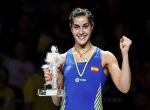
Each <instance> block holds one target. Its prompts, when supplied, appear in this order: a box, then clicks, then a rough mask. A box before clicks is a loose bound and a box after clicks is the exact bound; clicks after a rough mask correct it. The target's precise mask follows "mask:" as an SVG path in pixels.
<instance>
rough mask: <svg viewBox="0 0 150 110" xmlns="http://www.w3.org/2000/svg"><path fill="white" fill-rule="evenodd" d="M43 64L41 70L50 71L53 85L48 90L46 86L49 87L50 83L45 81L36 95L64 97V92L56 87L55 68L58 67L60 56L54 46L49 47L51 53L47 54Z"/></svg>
mask: <svg viewBox="0 0 150 110" xmlns="http://www.w3.org/2000/svg"><path fill="white" fill-rule="evenodd" d="M45 62H46V64H44V65H42V69H45V68H46V69H50V71H51V73H52V76H53V85H52V88H48V86H50V81H46V82H45V84H44V88H43V89H38V95H39V96H59V97H62V96H63V95H64V91H63V90H62V89H58V87H57V80H58V76H57V68H58V67H59V66H60V55H59V53H58V49H57V47H56V46H52V47H51V52H48V53H47V55H46V59H45Z"/></svg>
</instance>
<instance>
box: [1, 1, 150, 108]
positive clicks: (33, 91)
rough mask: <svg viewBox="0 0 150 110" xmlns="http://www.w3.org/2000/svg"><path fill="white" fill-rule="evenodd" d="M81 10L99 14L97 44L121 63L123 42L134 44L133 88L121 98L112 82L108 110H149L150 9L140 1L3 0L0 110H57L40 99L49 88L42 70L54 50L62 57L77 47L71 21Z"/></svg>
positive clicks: (107, 94) (46, 99) (48, 100)
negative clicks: (126, 39)
mask: <svg viewBox="0 0 150 110" xmlns="http://www.w3.org/2000/svg"><path fill="white" fill-rule="evenodd" d="M76 7H81V8H87V9H89V10H90V11H91V12H92V13H93V15H94V20H95V21H94V22H95V27H94V32H93V35H92V42H93V44H94V45H96V46H98V47H101V48H102V49H104V50H109V51H111V52H112V53H114V54H115V56H117V58H118V59H119V61H120V62H121V60H122V59H121V56H120V55H121V53H120V50H119V39H120V37H121V36H122V35H125V36H127V37H129V38H131V39H132V41H133V44H132V46H131V50H130V52H129V54H130V65H131V71H132V86H131V89H130V91H129V93H128V94H121V93H120V92H119V91H118V90H117V89H116V88H115V86H114V85H113V83H112V81H111V80H110V78H108V81H107V85H106V87H105V88H104V94H103V104H104V110H110V109H116V110H120V109H121V110H149V109H150V98H149V97H150V80H149V78H150V59H149V51H148V50H149V49H148V48H149V41H150V16H149V12H150V9H149V4H148V3H147V2H146V1H139V0H132V1H131V0H93V1H87V0H15V1H12V0H1V1H0V110H57V109H59V107H56V106H54V105H53V103H52V101H51V98H50V97H39V96H38V95H37V90H38V89H39V88H42V87H43V86H44V82H45V81H44V77H43V74H42V69H41V65H42V64H44V63H45V62H44V59H45V57H46V53H47V52H49V51H50V47H51V45H57V47H58V50H59V52H60V53H63V52H65V51H67V50H68V49H69V48H71V47H72V46H73V44H74V41H73V37H72V35H71V32H70V29H69V22H68V16H69V13H70V12H71V11H72V10H73V9H74V8H76Z"/></svg>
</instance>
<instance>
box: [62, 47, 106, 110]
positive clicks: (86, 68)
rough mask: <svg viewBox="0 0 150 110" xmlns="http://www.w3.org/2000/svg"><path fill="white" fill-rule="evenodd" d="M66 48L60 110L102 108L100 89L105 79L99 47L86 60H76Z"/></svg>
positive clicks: (97, 109)
mask: <svg viewBox="0 0 150 110" xmlns="http://www.w3.org/2000/svg"><path fill="white" fill-rule="evenodd" d="M72 50H73V49H70V50H68V52H67V56H66V61H65V63H64V67H63V75H64V90H65V96H64V98H63V100H62V105H61V110H103V106H102V89H103V86H104V84H105V81H106V79H107V75H106V74H104V72H103V68H102V65H101V49H100V48H97V47H96V48H95V50H94V52H93V55H92V56H91V58H90V59H89V60H88V61H87V62H76V60H75V58H74V56H73V53H72Z"/></svg>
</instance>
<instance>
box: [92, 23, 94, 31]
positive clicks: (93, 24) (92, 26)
mask: <svg viewBox="0 0 150 110" xmlns="http://www.w3.org/2000/svg"><path fill="white" fill-rule="evenodd" d="M93 28H94V22H92V30H93Z"/></svg>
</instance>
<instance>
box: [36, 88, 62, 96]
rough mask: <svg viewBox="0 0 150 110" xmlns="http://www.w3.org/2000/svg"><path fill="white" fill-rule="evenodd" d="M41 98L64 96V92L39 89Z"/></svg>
mask: <svg viewBox="0 0 150 110" xmlns="http://www.w3.org/2000/svg"><path fill="white" fill-rule="evenodd" d="M38 95H39V96H59V97H63V96H64V90H62V89H38Z"/></svg>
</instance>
